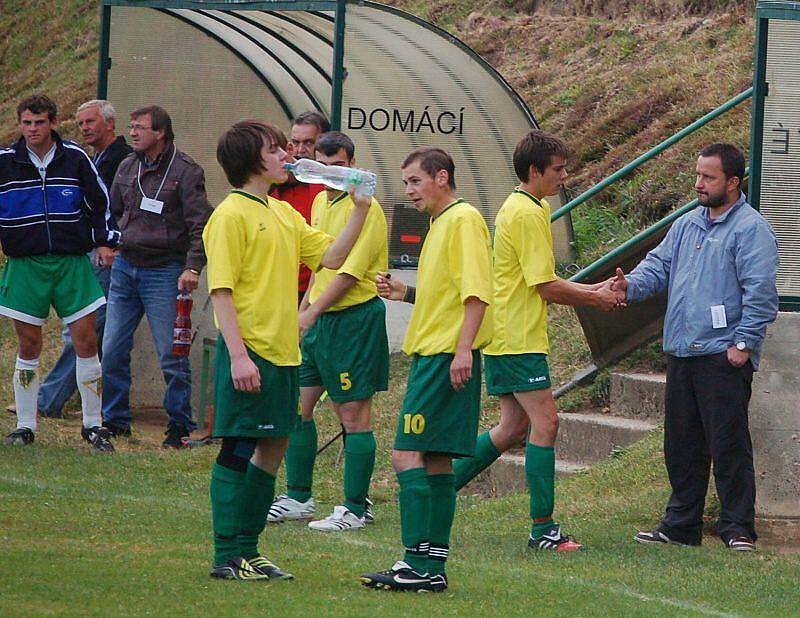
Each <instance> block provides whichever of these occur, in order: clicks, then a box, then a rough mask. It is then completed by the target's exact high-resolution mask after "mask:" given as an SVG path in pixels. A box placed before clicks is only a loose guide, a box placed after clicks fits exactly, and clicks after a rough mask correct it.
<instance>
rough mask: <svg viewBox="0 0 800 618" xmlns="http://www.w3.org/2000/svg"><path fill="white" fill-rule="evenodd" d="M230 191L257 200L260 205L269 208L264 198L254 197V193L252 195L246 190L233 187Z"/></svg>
mask: <svg viewBox="0 0 800 618" xmlns="http://www.w3.org/2000/svg"><path fill="white" fill-rule="evenodd" d="M231 193H236V194H238V195H241V196H243V197H246V198H249V199H251V200H253V201H254V202H258V203H259V204H261V205H262V206H266V207H267V208H269V204H267V202H266V200H262V199H261V198H260V197H256V196H255V195H253V194H252V193H248V192H247V191H242V190H241V189H234V190H233V191H231Z"/></svg>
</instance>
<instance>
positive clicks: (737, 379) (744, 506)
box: [613, 143, 778, 551]
mask: <svg viewBox="0 0 800 618" xmlns="http://www.w3.org/2000/svg"><path fill="white" fill-rule="evenodd" d="M744 171H745V159H744V155H743V154H742V151H741V150H739V148H737V147H736V146H734V145H733V144H726V143H715V144H711V145H710V146H707V147H706V148H704V149H703V150H701V151H700V154H699V157H698V159H697V180H696V182H695V189H696V191H697V197H698V201H699V202H700V205H701V206H702V208H697V209H696V210H694V211H692V212H690V213H688V214H686V215H684V216H683V217H681V218H680V219H678V220H677V221H676V222H675V224H674V225H673V226H672V228H671V229H670V231H669V233H668V234H667V235H666V237H665V238H664V240H663V241H662V242H661V244H660V245H659V246H658V247H656V248H655V249H654V250H653V251H651V252H650V253H648V255H647V257H646V258H645V259H644V260H642V262H641V263H640V264H639V265H638V266H637V267H636V268H635V269H634V270H633V271H632V272H631V273H630V274H629V275H627V277H626V276H624V274H623V272H622V270H621V269H619V268H618V269H617V278H616V281H615V282H614V284H613V285H614V288H615V289H621V290H627V299H626V301H627V302H628V303H631V302H637V301H640V300H643V299H645V298H647V297H649V296H652V295H654V294H657V293H658V292H660V291H661V290H663V289H664V288H667V289H668V292H667V294H668V300H667V313H666V316H665V320H664V352H666V353H667V392H666V416H665V421H664V459H665V461H666V467H667V473H668V475H669V481H670V485H671V486H672V495H671V496H670V498H669V502H668V503H667V510H666V514H665V516H664V518H663V519H662V521H661V525H660V526H659V527H658V528H657V529H656V530H652V531H646V532H639V533H638V534H637V535H636V537H635V539H636V541H638V542H640V543H645V544H665V543H679V544H682V545H700V543H701V539H702V524H703V519H702V518H703V508H704V504H705V496H706V491H707V489H708V479H709V472H710V464H711V462H712V461H713V462H714V478H715V481H716V486H717V493H718V494H719V499H720V503H721V512H720V517H719V522H718V523H717V534H718V535H719V536H720V537H721V538H722V541H723V542H724V543H725V545H726V546H727V547H728V548H730V549H733V550H738V551H752V550H754V549H755V541H756V531H755V527H754V519H755V475H754V471H753V446H752V443H751V441H750V430H749V427H748V416H747V408H748V404H749V401H750V392H751V382H752V379H753V372H754V371H756V370H757V369H758V361H759V357H760V352H761V343H762V341H763V339H764V335H765V333H766V329H767V325H769V324H770V323H771V322H773V321H774V320H775V318H776V317H777V313H778V292H777V289H776V285H775V277H776V273H777V268H778V246H777V242H776V240H775V234H774V233H773V231H772V228H771V227H770V225H769V223H767V221H766V220H765V219H764V218H763V217H762V216H761V215H760V214H759V213H758V212H757V211H756V210H755V209H753V208H751V207H750V205H749V204H748V203H747V202H746V201H745V197H744V194H742V192H741V183H742V178H743V176H744Z"/></svg>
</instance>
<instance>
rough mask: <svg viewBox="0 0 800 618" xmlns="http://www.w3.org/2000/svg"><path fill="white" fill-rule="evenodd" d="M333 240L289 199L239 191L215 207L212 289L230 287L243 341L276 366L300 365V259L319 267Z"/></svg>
mask: <svg viewBox="0 0 800 618" xmlns="http://www.w3.org/2000/svg"><path fill="white" fill-rule="evenodd" d="M331 242H333V236H330V235H328V234H325V233H324V232H321V231H319V230H316V229H314V228H313V227H311V226H310V225H308V224H307V223H306V221H305V219H303V215H301V214H300V213H299V212H297V211H296V210H295V209H294V208H292V207H291V206H290V205H289V204H288V203H286V202H281V201H279V200H276V199H275V198H272V197H267V200H266V201H264V200H263V199H261V198H259V197H256V196H254V195H251V194H249V193H246V192H244V191H240V190H235V191H233V192H231V194H230V195H228V197H226V198H225V199H224V200H223V201H222V202H221V203H220V205H219V206H217V207H216V208H215V209H214V212H213V213H212V214H211V217H210V218H209V220H208V223H207V224H206V227H205V229H204V230H203V243H204V245H205V250H206V257H207V258H208V265H207V267H206V273H207V276H208V291H209V293H210V292H213V291H214V290H219V289H229V290H231V294H232V296H233V304H234V307H235V308H236V317H237V321H238V323H239V331H240V332H241V335H242V340H243V341H244V344H245V345H246V346H247V347H248V348H249V349H250V350H252V351H253V352H255V353H256V354H258V355H259V356H260V357H262V358H264V359H266V360H268V361H269V362H271V363H272V364H273V365H280V366H292V365H299V364H300V347H299V345H298V332H299V329H298V324H297V275H298V271H299V268H300V262H301V261H302V262H303V263H304V264H306V265H307V266H308V267H309V268H311V270H317V269H318V268H319V267H320V260H321V259H322V256H323V255H324V254H325V251H326V250H327V249H328V246H329V245H330V244H331ZM215 321H216V316H215ZM216 324H217V327H219V322H218V321H216Z"/></svg>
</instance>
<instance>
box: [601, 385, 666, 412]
mask: <svg viewBox="0 0 800 618" xmlns="http://www.w3.org/2000/svg"><path fill="white" fill-rule="evenodd" d="M666 387H667V376H666V375H664V374H658V373H655V374H650V373H612V374H611V392H610V394H609V407H610V408H611V412H612V413H613V414H614V415H615V416H624V417H626V418H634V419H645V420H655V421H662V420H663V419H664V390H665V389H666Z"/></svg>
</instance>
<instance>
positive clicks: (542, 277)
mask: <svg viewBox="0 0 800 618" xmlns="http://www.w3.org/2000/svg"><path fill="white" fill-rule="evenodd" d="M548 224H549V221H548V220H547V213H546V211H545V210H543V209H539V210H533V209H526V210H525V211H523V212H522V213H521V214H520V215H519V216H517V217H515V219H514V221H513V223H512V225H511V226H510V227H511V242H512V243H513V245H514V250H515V251H516V253H517V259H518V260H519V264H520V267H521V269H522V276H523V277H524V278H525V283H526V284H527V286H528V287H533V286H535V285H539V284H540V283H547V282H549V281H555V280H556V279H557V277H556V270H555V269H556V260H555V256H554V255H553V252H552V250H551V249H550V245H549V243H548V241H547V225H548Z"/></svg>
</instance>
